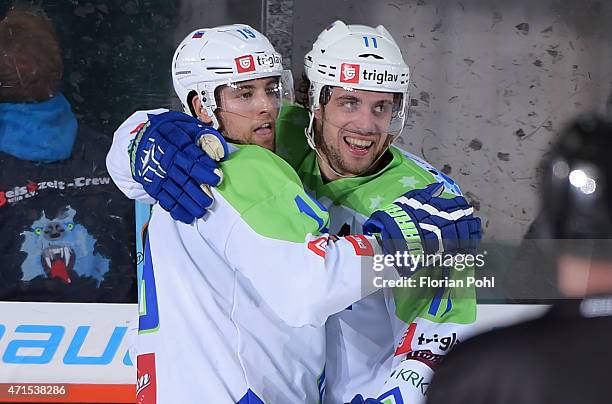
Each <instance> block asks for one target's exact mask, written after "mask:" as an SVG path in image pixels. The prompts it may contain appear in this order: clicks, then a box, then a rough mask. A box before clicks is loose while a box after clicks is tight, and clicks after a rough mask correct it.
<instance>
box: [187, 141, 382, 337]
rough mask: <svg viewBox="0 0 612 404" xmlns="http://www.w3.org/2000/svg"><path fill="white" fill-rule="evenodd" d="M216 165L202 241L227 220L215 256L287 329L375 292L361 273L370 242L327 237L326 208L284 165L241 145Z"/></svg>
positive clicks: (373, 247)
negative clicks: (221, 175) (219, 179)
mask: <svg viewBox="0 0 612 404" xmlns="http://www.w3.org/2000/svg"><path fill="white" fill-rule="evenodd" d="M222 168H223V170H224V172H225V173H226V179H227V180H226V181H224V182H223V184H222V185H221V186H219V187H218V188H216V189H214V192H215V200H216V202H215V205H214V206H213V208H212V213H211V214H210V215H207V216H206V217H204V219H203V220H201V221H198V230H199V231H200V234H201V235H202V236H203V237H204V238H205V239H209V238H213V237H218V236H219V231H215V227H217V226H215V225H214V223H213V222H214V221H219V220H220V219H219V217H221V216H225V218H226V220H224V221H219V222H218V223H219V225H220V226H222V229H221V230H220V231H221V233H222V234H223V235H224V237H225V241H224V245H223V247H222V251H221V253H222V254H223V256H224V258H225V259H226V261H227V262H228V263H229V264H230V266H231V267H232V268H233V269H235V270H238V271H240V272H241V273H242V274H243V275H245V276H246V277H247V278H249V280H250V281H251V282H252V283H253V285H254V287H255V288H256V289H257V291H258V292H259V293H260V295H261V296H262V298H263V299H264V300H265V301H266V303H267V304H268V305H269V306H270V307H271V308H272V310H274V311H275V312H276V313H277V315H278V316H279V317H280V318H281V319H283V320H284V321H285V322H286V323H287V324H289V325H291V326H303V325H317V326H320V325H322V324H323V323H324V322H325V320H326V319H327V317H328V316H330V315H332V314H334V313H336V312H339V311H341V310H343V309H344V308H346V307H347V306H348V305H350V304H352V303H354V302H355V301H357V300H359V299H361V298H362V297H363V296H365V295H367V294H369V293H371V292H373V291H374V290H375V287H374V286H368V285H369V284H370V283H372V282H369V283H368V284H367V285H365V284H364V285H362V276H363V272H364V270H365V271H367V272H369V273H372V268H373V265H372V261H373V255H374V254H375V253H376V251H378V248H379V247H378V245H377V244H376V241H375V239H374V238H373V237H365V236H353V237H352V238H349V237H347V238H338V237H335V236H330V235H329V234H327V229H326V228H327V223H328V213H327V211H326V210H325V208H324V207H323V206H322V205H321V204H320V203H319V202H318V201H316V200H314V199H312V198H311V197H310V196H308V194H307V193H306V192H305V191H304V189H303V188H302V184H301V182H300V180H299V178H298V177H297V174H296V173H295V172H294V171H293V169H291V167H290V166H289V165H288V164H287V163H286V162H284V161H283V160H282V159H280V158H279V157H278V156H276V155H274V154H273V153H271V152H269V151H267V150H265V149H262V148H259V147H257V146H241V147H240V148H239V150H238V151H236V152H234V153H233V154H232V155H231V156H230V158H229V159H228V160H227V161H226V162H224V163H222ZM229 215H231V216H232V218H231V220H229V221H228V220H227V218H228V216H229ZM368 269H369V271H368ZM365 283H367V282H365Z"/></svg>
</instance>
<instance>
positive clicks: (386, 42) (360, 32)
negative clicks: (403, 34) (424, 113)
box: [304, 21, 410, 111]
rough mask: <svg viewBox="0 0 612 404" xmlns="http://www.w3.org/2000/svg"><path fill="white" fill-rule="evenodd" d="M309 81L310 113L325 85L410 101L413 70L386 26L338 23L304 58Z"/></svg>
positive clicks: (320, 37) (323, 35)
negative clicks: (409, 91) (409, 94)
mask: <svg viewBox="0 0 612 404" xmlns="http://www.w3.org/2000/svg"><path fill="white" fill-rule="evenodd" d="M304 70H305V72H306V76H307V77H308V79H309V80H310V83H311V86H310V93H309V98H310V107H311V111H312V110H314V108H316V107H317V106H318V105H319V99H320V95H321V90H322V89H323V87H324V86H326V85H330V86H338V87H350V88H353V89H358V90H369V91H379V92H393V93H401V94H403V95H404V96H403V99H404V100H403V102H404V103H405V102H406V100H407V98H408V84H409V79H410V70H409V68H408V66H407V65H406V63H405V62H404V59H403V58H402V53H401V51H400V48H399V47H398V46H397V44H396V43H395V40H394V39H393V37H392V36H391V34H390V33H389V31H387V30H386V29H385V27H383V26H382V25H379V26H378V27H376V28H372V27H368V26H365V25H346V24H345V23H343V22H342V21H336V22H334V23H333V24H331V25H330V26H329V27H327V28H326V29H325V30H324V31H323V32H321V33H320V34H319V37H318V38H317V40H316V41H315V43H314V44H313V46H312V50H311V51H310V52H308V53H307V54H306V56H305V57H304Z"/></svg>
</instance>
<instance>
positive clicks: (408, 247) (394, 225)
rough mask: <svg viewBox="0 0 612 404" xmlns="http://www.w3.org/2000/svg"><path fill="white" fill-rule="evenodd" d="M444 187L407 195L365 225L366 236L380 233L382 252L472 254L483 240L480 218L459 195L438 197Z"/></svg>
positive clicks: (376, 213) (436, 185) (416, 191)
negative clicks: (450, 197) (449, 197)
mask: <svg viewBox="0 0 612 404" xmlns="http://www.w3.org/2000/svg"><path fill="white" fill-rule="evenodd" d="M443 187H444V184H442V183H435V184H431V185H429V186H427V187H426V188H424V189H416V190H412V191H409V192H406V193H405V194H404V195H402V196H401V197H399V198H398V199H396V200H395V201H393V203H392V204H390V205H388V206H386V207H385V208H383V209H381V210H377V211H375V212H374V213H372V215H371V216H370V218H369V219H368V220H367V221H366V222H365V223H364V225H363V231H364V232H365V233H366V234H374V233H380V236H381V239H382V244H383V248H384V249H385V253H387V254H394V253H395V252H397V251H399V252H403V251H408V253H410V254H411V255H419V254H423V253H425V254H436V253H441V252H449V253H472V252H474V251H475V249H476V247H477V246H478V244H479V242H480V239H481V238H482V228H481V224H480V219H479V218H478V217H475V216H474V214H473V211H474V210H473V208H472V207H471V206H470V205H469V204H468V202H467V201H466V200H465V198H464V197H462V196H457V197H454V198H452V199H447V198H440V197H438V196H434V195H438V194H440V193H441V191H442V190H443Z"/></svg>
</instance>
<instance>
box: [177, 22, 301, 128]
mask: <svg viewBox="0 0 612 404" xmlns="http://www.w3.org/2000/svg"><path fill="white" fill-rule="evenodd" d="M275 76H278V77H280V80H279V88H278V91H279V93H280V94H279V97H278V99H279V105H278V107H279V108H280V104H281V103H282V101H283V100H284V101H287V100H289V101H290V102H293V80H292V76H291V72H290V71H288V70H284V69H283V67H282V57H281V55H280V54H279V53H277V52H276V51H275V50H274V47H273V46H272V44H271V43H270V41H269V40H268V39H267V38H266V37H265V36H264V35H263V34H261V33H260V32H258V31H256V30H255V29H253V28H251V27H250V26H248V25H244V24H234V25H224V26H220V27H216V28H205V29H198V30H195V31H193V32H192V33H190V34H189V35H187V37H185V39H183V41H182V42H181V43H180V45H179V46H178V47H177V49H176V51H175V52H174V57H173V58H172V82H173V84H174V91H175V92H176V94H177V95H178V97H179V98H180V100H181V103H182V104H183V108H184V109H185V112H186V113H187V114H190V115H191V114H192V112H191V108H190V106H189V104H190V103H189V101H190V98H191V97H190V95H191V94H192V93H193V92H195V93H196V94H197V96H198V97H200V101H201V103H202V106H203V107H204V109H205V110H206V113H207V114H208V116H210V117H211V118H212V120H213V127H214V128H215V129H218V128H219V120H218V118H217V117H216V116H215V111H216V110H217V108H219V107H220V105H217V101H216V99H215V90H216V89H217V88H219V87H221V86H225V85H231V83H236V82H241V81H247V80H254V79H260V78H265V77H275Z"/></svg>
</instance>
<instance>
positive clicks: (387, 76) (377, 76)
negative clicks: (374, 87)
mask: <svg viewBox="0 0 612 404" xmlns="http://www.w3.org/2000/svg"><path fill="white" fill-rule="evenodd" d="M397 78H398V75H397V74H393V73H389V72H388V71H386V70H385V71H384V72H381V73H379V72H377V71H376V69H374V71H367V70H366V69H363V79H364V80H369V81H375V82H376V84H382V83H384V82H385V81H389V82H397Z"/></svg>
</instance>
